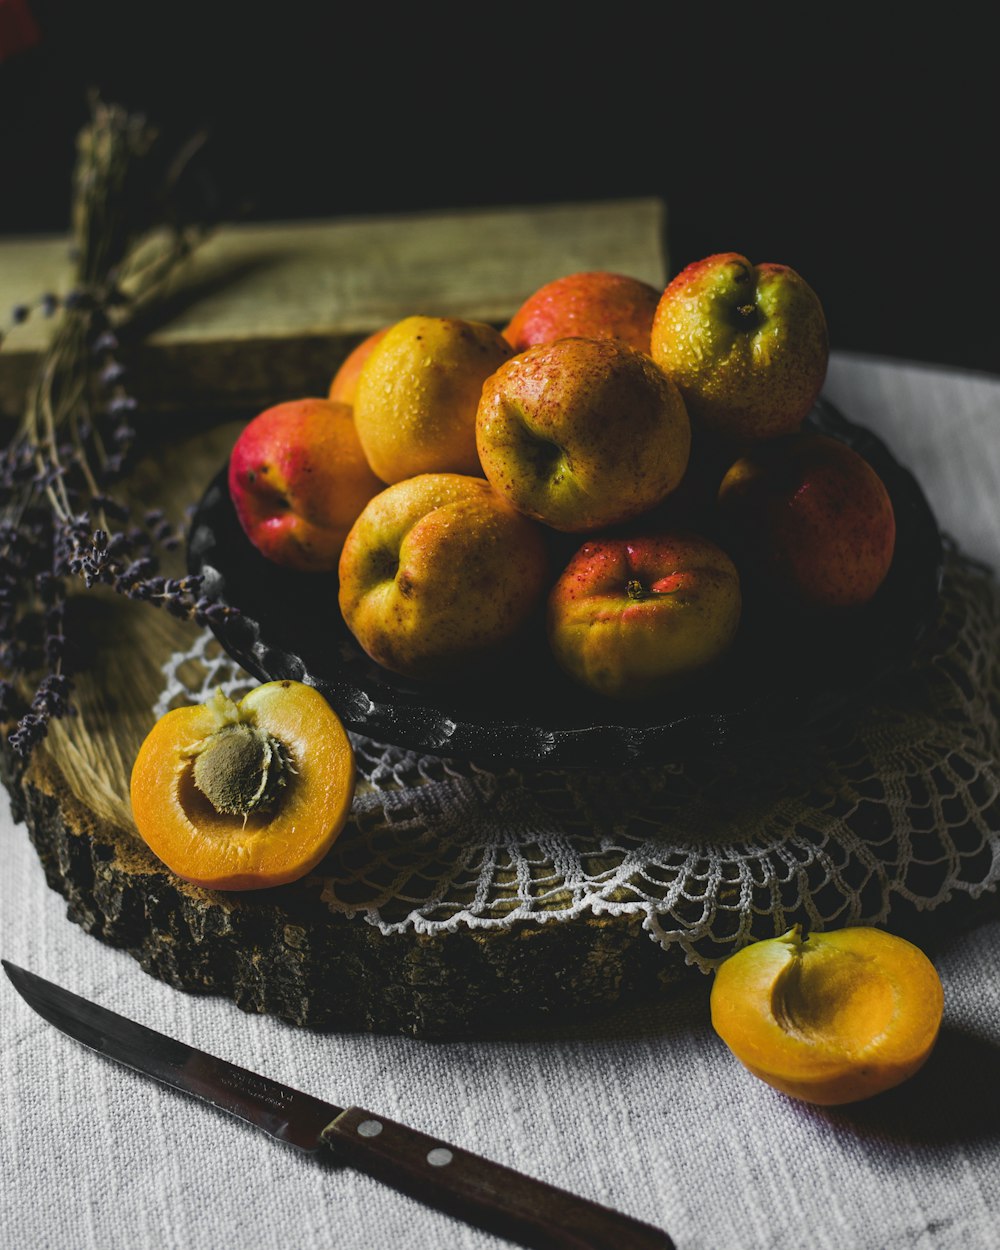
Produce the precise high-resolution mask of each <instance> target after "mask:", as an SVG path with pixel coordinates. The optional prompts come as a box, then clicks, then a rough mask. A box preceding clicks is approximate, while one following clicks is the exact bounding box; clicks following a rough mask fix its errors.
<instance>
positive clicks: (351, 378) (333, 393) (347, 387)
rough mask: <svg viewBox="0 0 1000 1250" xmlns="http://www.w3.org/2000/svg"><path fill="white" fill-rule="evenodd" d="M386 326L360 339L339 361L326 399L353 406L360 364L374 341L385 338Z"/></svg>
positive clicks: (368, 353) (366, 357) (373, 344)
mask: <svg viewBox="0 0 1000 1250" xmlns="http://www.w3.org/2000/svg"><path fill="white" fill-rule="evenodd" d="M388 329H389V327H388V326H383V327H382V329H381V330H376V331H374V333H372V334H369V335H368V337H367V338H365V339H362V340H361V342H360V343H359V344H358V345H357V347H355V348H354V349H353V350H352V351H350V352H348V354H347V355H346V356H345V357H344V359H343V360H342V361H341V364H340V367H339V368H338V369H337V372H336V373H335V374H334V375H333V379H332V381H331V382H330V390H329V392H328V393H327V399H336V400H339V401H340V402H341V403H344V404H350V405H351V406H352V407H353V406H354V396H355V394H356V392H357V389H358V376H359V375H360V373H361V366H362V365H363V364H364V363H365V361H366V360H367V359H368V357H369V356H370V355H371V351H372V348H373V347H374V346H375V344H376V343H381V341H382V339H383V338H385V335H386V331H387V330H388Z"/></svg>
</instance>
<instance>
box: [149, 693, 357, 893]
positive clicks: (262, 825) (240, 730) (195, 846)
mask: <svg viewBox="0 0 1000 1250" xmlns="http://www.w3.org/2000/svg"><path fill="white" fill-rule="evenodd" d="M355 778H356V770H355V761H354V751H353V748H352V746H351V741H350V739H349V738H348V736H347V733H346V731H345V730H344V727H343V725H342V724H341V722H340V719H339V718H338V716H337V715H336V713H335V712H334V711H333V709H332V708H331V707H330V705H329V703H327V701H326V699H324V697H323V696H322V695H321V694H320V693H319V692H318V691H317V690H315V689H314V688H313V687H312V686H307V685H305V684H303V683H301V682H295V681H273V682H267V683H266V684H264V685H261V686H257V687H256V689H254V690H251V691H250V693H249V694H248V695H247V696H246V697H245V698H244V699H243V701H242V702H241V703H239V704H235V703H233V702H232V701H231V700H230V699H227V698H226V696H225V695H224V694H223V693H222V692H221V690H220V691H219V692H218V693H217V694H216V695H215V696H214V698H213V699H211V700H209V702H207V703H202V704H199V705H198V706H195V707H183V708H177V709H175V710H174V711H172V712H167V713H166V715H165V716H162V717H160V719H159V720H158V721H157V722H156V724H155V725H154V726H153V728H152V730H151V731H150V733H149V735H148V736H147V737H146V739H145V741H144V742H143V744H142V746H141V747H140V748H139V753H138V755H137V756H136V760H135V764H134V765H133V768H132V781H131V798H132V814H133V817H134V819H135V823H136V827H137V828H138V830H139V833H140V835H141V836H142V838H143V841H145V842H146V844H147V845H148V846H149V848H150V850H151V851H152V852H153V854H154V855H156V856H157V857H158V858H159V859H160V860H162V861H163V863H164V864H166V866H167V867H168V868H169V869H170V870H171V871H172V872H173V873H175V874H176V875H177V876H178V877H181V878H183V879H184V880H185V881H190V882H192V883H194V884H195V885H200V886H205V887H206V888H208V889H212V890H257V889H264V888H266V887H268V886H276V885H284V884H286V883H287V882H289V881H295V880H297V879H298V878H299V877H302V876H304V875H305V874H306V873H307V872H310V871H311V870H312V869H313V868H315V866H316V865H317V864H318V863H319V862H320V860H321V859H322V858H323V856H324V855H325V854H326V853H327V851H328V850H329V849H330V847H331V846H332V845H333V843H334V841H335V840H336V838H337V836H338V834H339V833H340V831H341V830H342V829H343V827H344V824H345V823H346V821H347V817H348V814H349V812H350V809H351V803H352V801H353V798H354V787H355Z"/></svg>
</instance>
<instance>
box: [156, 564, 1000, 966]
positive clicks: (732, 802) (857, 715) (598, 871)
mask: <svg viewBox="0 0 1000 1250" xmlns="http://www.w3.org/2000/svg"><path fill="white" fill-rule="evenodd" d="M164 675H165V678H166V684H165V687H164V689H163V692H162V695H161V697H160V699H159V701H158V703H157V705H156V707H155V708H154V709H153V710H154V713H155V714H156V715H157V716H159V715H161V714H162V713H163V712H165V711H166V710H168V708H171V707H176V706H179V705H181V704H183V703H191V702H200V701H202V700H203V699H204V698H206V697H208V695H210V694H211V693H212V692H213V691H214V690H215V689H216V688H217V687H219V686H221V687H222V689H223V690H224V691H225V692H226V693H227V694H229V695H231V696H232V697H236V698H238V697H240V695H241V694H242V693H244V692H245V691H246V690H247V689H249V688H250V687H251V686H253V685H254V684H256V683H255V681H254V680H253V679H252V678H251V677H250V676H249V675H248V674H247V673H246V672H245V671H244V670H242V669H241V668H239V667H238V666H237V665H236V664H235V663H234V662H233V661H232V660H230V659H229V657H228V656H227V655H225V654H224V653H223V652H222V651H221V649H220V647H219V644H218V643H217V642H216V641H215V639H214V637H213V636H212V635H211V634H210V633H208V632H206V633H205V634H204V635H203V636H201V637H200V638H199V639H198V641H197V643H196V644H195V646H194V647H193V648H192V649H191V650H190V651H189V652H187V653H179V654H176V655H174V656H173V657H172V658H171V660H170V661H169V662H168V664H167V665H166V667H165V670H164ZM352 740H353V742H354V746H355V750H356V755H357V764H358V773H359V776H358V788H357V794H356V798H355V801H354V806H353V809H352V813H351V819H350V821H349V823H348V826H347V828H346V829H345V831H344V833H342V834H341V836H340V838H339V839H338V841H337V843H336V844H335V845H334V847H333V849H332V851H331V852H330V855H329V856H328V857H327V859H326V860H325V861H324V862H323V864H322V865H321V867H320V869H318V870H317V871H318V872H319V873H320V875H321V876H322V877H323V878H324V883H325V885H324V898H325V900H326V902H327V904H328V905H329V907H330V908H331V909H332V910H334V911H338V912H343V913H349V914H352V915H356V916H358V917H359V918H363V919H364V920H365V921H367V922H368V923H369V924H372V925H375V926H377V927H378V928H379V929H380V930H381V931H382V932H383V933H386V934H388V933H398V932H402V931H412V932H417V933H423V934H436V933H442V932H447V931H454V930H456V929H458V928H460V927H462V926H469V927H474V928H477V929H490V928H497V927H504V926H509V925H512V924H514V923H515V922H518V921H524V920H533V921H536V922H539V923H541V922H546V923H557V922H560V921H563V922H566V921H573V920H574V919H576V918H578V917H585V916H588V915H589V916H593V915H597V914H601V915H632V916H634V915H636V914H638V915H639V916H641V917H642V923H643V926H644V927H645V929H646V930H647V932H648V933H649V935H650V937H651V938H652V939H653V940H654V941H656V942H658V943H660V944H661V945H662V946H663V947H664V948H665V949H668V950H676V949H677V948H680V949H681V950H682V951H683V954H684V957H685V959H686V960H687V962H688V963H690V964H694V965H697V966H698V967H700V968H701V969H702V970H703V971H707V970H709V969H711V968H712V967H714V966H715V965H716V964H718V962H719V961H720V960H721V959H722V958H723V957H725V956H726V955H728V954H730V953H731V952H732V951H733V950H734V949H736V948H737V947H739V946H741V945H744V944H745V943H746V942H748V941H751V940H754V939H757V938H760V937H771V936H773V935H774V934H776V933H781V932H784V931H785V930H786V929H787V928H789V927H790V926H791V924H792V923H794V922H796V921H800V922H803V923H805V924H807V925H808V926H809V927H810V928H815V929H823V928H830V927H837V926H840V925H845V924H873V925H878V924H880V923H884V922H885V921H886V919H887V917H888V915H889V911H890V907H891V906H892V904H893V902H894V900H895V899H896V898H902V899H906V900H908V901H909V903H911V904H912V905H914V906H915V907H916V908H918V909H931V908H935V907H938V906H939V905H940V904H941V903H943V902H944V901H945V900H946V899H948V898H950V897H951V896H953V895H954V894H955V893H956V892H965V893H967V894H968V895H970V896H972V897H978V896H979V895H981V894H982V893H983V892H984V891H986V890H994V889H995V888H996V883H997V881H998V879H1000V797H998V796H1000V587H998V585H997V582H996V581H995V580H994V578H993V577H992V575H991V574H990V572H989V570H987V569H984V568H982V567H980V566H979V565H976V564H974V563H973V562H971V561H969V560H967V559H966V558H964V557H963V556H961V555H960V554H959V553H957V552H956V551H955V550H954V549H953V548H952V549H950V550H949V553H948V557H947V560H946V564H945V572H944V581H943V588H942V596H941V610H940V619H939V625H938V628H937V629H936V630H935V631H933V637H932V638H931V639H930V641H929V643H928V644H927V645H926V646H925V648H924V651H923V653H922V654H921V655H919V656H917V657H915V659H914V661H913V663H912V665H911V667H910V669H909V671H908V672H907V673H905V674H904V675H903V676H902V677H897V678H896V679H893V680H892V681H889V682H886V683H884V684H883V685H882V686H881V687H880V688H879V689H878V690H877V692H876V694H875V696H874V697H873V698H871V699H870V702H868V703H866V705H865V706H864V707H863V708H860V709H856V710H855V712H854V714H852V715H850V716H847V715H843V714H842V715H841V716H840V717H839V718H836V719H833V720H827V721H825V722H823V723H817V724H813V725H811V726H809V727H807V728H806V729H805V730H801V729H799V730H797V731H796V732H795V733H794V734H790V735H789V736H788V737H781V738H767V739H766V740H759V741H751V742H747V743H743V744H740V745H739V746H737V747H734V746H732V745H730V746H728V747H726V748H725V749H719V750H718V751H716V752H713V753H709V754H706V755H705V756H704V757H703V758H700V759H698V760H697V761H694V762H686V763H683V764H679V763H668V764H664V765H662V766H655V767H644V768H637V769H632V770H621V771H615V772H613V773H605V774H601V773H598V772H595V771H593V770H578V771H574V770H566V771H553V770H546V771H539V772H520V771H514V770H504V771H501V772H490V771H488V770H486V769H483V768H481V767H477V766H476V765H474V764H470V763H466V762H462V761H459V760H453V759H442V758H438V757H435V756H429V755H420V754H416V753H414V752H412V751H408V750H403V749H400V748H399V747H395V746H391V745H386V744H383V743H378V742H373V741H371V740H370V739H368V738H365V737H362V736H359V735H352Z"/></svg>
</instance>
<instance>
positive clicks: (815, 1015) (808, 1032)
mask: <svg viewBox="0 0 1000 1250" xmlns="http://www.w3.org/2000/svg"><path fill="white" fill-rule="evenodd" d="M943 1006H944V992H943V989H942V986H941V980H940V978H939V977H938V974H937V971H936V969H935V968H934V965H933V964H932V963H931V961H930V960H929V959H928V958H927V956H926V955H925V954H924V953H923V951H921V950H920V949H919V948H918V947H916V946H914V945H913V944H912V943H911V942H908V941H906V939H904V938H901V937H897V936H895V935H894V934H891V933H888V932H886V931H884V930H882V929H874V928H867V927H863V926H856V927H851V928H845V929H837V930H833V931H831V932H829V933H813V934H810V935H809V936H808V937H803V935H802V930H801V927H800V926H799V925H795V926H794V927H793V928H791V929H790V930H789V931H788V932H787V933H785V934H784V935H783V936H781V937H776V938H769V939H766V940H764V941H759V942H754V943H752V944H751V945H750V946H746V947H744V948H743V949H742V950H740V951H737V952H736V954H734V955H731V956H730V957H729V958H728V959H727V960H725V962H724V963H722V964H721V965H720V966H719V968H718V969H717V971H716V973H715V980H714V982H713V984H712V993H711V1015H712V1026H713V1028H714V1029H715V1031H716V1033H718V1035H719V1036H720V1037H721V1038H722V1040H723V1041H724V1042H725V1043H726V1045H727V1046H728V1047H729V1049H730V1050H731V1051H732V1052H733V1054H734V1055H735V1056H736V1058H737V1059H738V1060H739V1061H740V1062H741V1063H742V1064H743V1066H744V1067H745V1068H747V1069H748V1070H749V1071H750V1072H752V1073H753V1075H754V1076H756V1077H759V1078H760V1080H762V1081H764V1082H766V1083H767V1084H768V1085H771V1086H773V1087H774V1088H775V1089H778V1090H781V1091H782V1092H783V1093H785V1094H788V1095H790V1096H791V1097H793V1098H799V1099H802V1100H803V1101H805V1102H811V1103H817V1104H819V1105H822V1106H836V1105H839V1104H842V1103H849V1102H858V1101H860V1100H861V1099H864V1098H870V1097H871V1096H872V1095H874V1094H879V1093H882V1092H883V1091H884V1090H887V1089H891V1088H892V1087H893V1086H895V1085H899V1084H901V1083H902V1082H903V1081H905V1080H908V1079H909V1078H910V1077H911V1076H913V1075H914V1073H916V1072H917V1071H918V1070H919V1069H920V1068H921V1067H922V1066H923V1064H924V1063H925V1061H926V1060H927V1058H928V1057H929V1055H930V1053H931V1051H932V1049H933V1047H934V1043H935V1041H936V1039H937V1035H938V1031H939V1029H940V1025H941V1014H942V1010H943Z"/></svg>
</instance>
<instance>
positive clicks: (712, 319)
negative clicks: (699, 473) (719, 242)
mask: <svg viewBox="0 0 1000 1250" xmlns="http://www.w3.org/2000/svg"><path fill="white" fill-rule="evenodd" d="M649 350H650V354H651V355H652V357H653V359H654V360H655V361H656V363H657V364H658V365H659V366H660V368H661V369H662V370H663V371H664V373H666V374H667V376H668V377H670V378H672V379H673V381H674V382H676V384H677V386H678V387H679V388H680V391H681V394H682V395H683V396H684V402H685V403H686V404H687V406H688V411H689V413H690V415H691V421H692V423H693V424H694V425H696V426H698V427H699V428H701V429H703V430H705V431H706V432H707V433H710V434H712V435H713V436H716V437H720V438H725V439H727V440H732V441H733V443H734V445H743V444H747V443H750V442H754V441H756V440H757V439H761V438H774V437H776V436H777V435H779V434H790V433H792V432H793V431H795V430H798V429H800V428H801V426H802V422H803V421H804V419H805V417H806V416H807V415H808V413H809V410H810V409H811V408H812V406H813V404H814V403H815V402H816V399H817V397H818V396H819V392H820V388H821V387H822V385H823V381H824V379H825V377H826V370H827V364H828V360H829V354H830V347H829V339H828V333H827V325H826V316H825V314H824V312H823V306H822V304H821V303H820V300H819V297H818V296H817V294H816V292H815V291H814V290H813V289H812V287H811V286H810V285H809V284H808V282H806V281H805V279H804V278H803V277H802V276H801V275H800V274H798V273H797V272H796V271H795V270H794V269H792V268H790V267H789V266H788V265H775V264H764V265H752V264H751V263H750V261H749V260H747V258H746V257H745V256H741V255H740V254H739V253H738V252H718V253H715V254H714V255H712V256H706V257H705V258H704V259H703V260H698V261H694V262H693V263H692V264H690V265H687V266H686V267H685V268H684V269H682V270H681V272H680V273H678V274H677V275H676V276H675V277H674V278H673V279H671V281H670V282H669V283H668V284H667V286H666V288H665V289H664V291H663V293H662V295H661V296H660V300H659V303H658V304H657V308H656V314H655V316H654V318H653V327H652V330H651V332H650V345H649Z"/></svg>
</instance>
